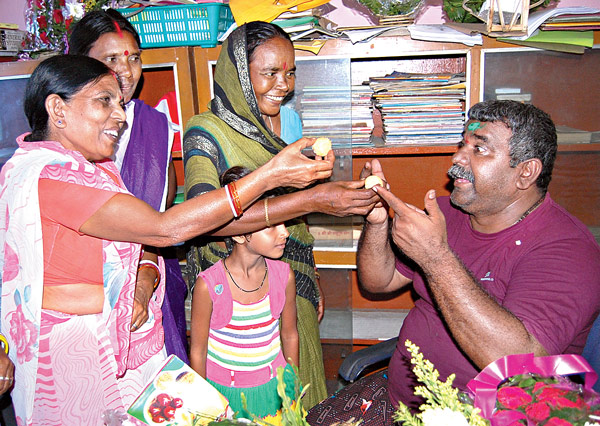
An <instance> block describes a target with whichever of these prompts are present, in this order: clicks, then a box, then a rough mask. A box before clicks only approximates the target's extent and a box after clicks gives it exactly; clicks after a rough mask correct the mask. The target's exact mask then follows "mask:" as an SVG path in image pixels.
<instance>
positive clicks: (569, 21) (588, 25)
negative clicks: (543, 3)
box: [540, 13, 600, 31]
mask: <svg viewBox="0 0 600 426" xmlns="http://www.w3.org/2000/svg"><path fill="white" fill-rule="evenodd" d="M540 29H542V30H544V31H548V30H551V31H556V30H575V31H587V30H598V29H600V13H587V14H565V15H559V16H554V17H552V18H550V19H548V20H546V21H545V22H544V23H543V24H542V25H541V26H540Z"/></svg>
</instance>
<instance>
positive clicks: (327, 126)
mask: <svg viewBox="0 0 600 426" xmlns="http://www.w3.org/2000/svg"><path fill="white" fill-rule="evenodd" d="M350 111H351V93H350V90H349V89H348V87H347V86H304V88H303V89H302V92H301V95H300V116H301V117H302V135H303V136H307V137H311V138H317V137H320V136H326V137H328V138H329V139H331V145H332V147H333V148H349V147H350V146H351V142H352V130H351V123H352V121H351V112H350Z"/></svg>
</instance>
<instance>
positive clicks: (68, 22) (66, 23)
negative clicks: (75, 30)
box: [65, 16, 73, 31]
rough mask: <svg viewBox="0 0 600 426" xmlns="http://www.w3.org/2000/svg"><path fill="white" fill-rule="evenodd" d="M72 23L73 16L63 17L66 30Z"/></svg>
mask: <svg viewBox="0 0 600 426" xmlns="http://www.w3.org/2000/svg"><path fill="white" fill-rule="evenodd" d="M72 23H73V17H72V16H71V17H69V18H67V19H65V28H66V29H67V31H69V28H70V27H71V24H72Z"/></svg>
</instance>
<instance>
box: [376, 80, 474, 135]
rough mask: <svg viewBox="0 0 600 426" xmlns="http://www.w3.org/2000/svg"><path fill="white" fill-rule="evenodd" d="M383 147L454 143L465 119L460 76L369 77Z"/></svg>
mask: <svg viewBox="0 0 600 426" xmlns="http://www.w3.org/2000/svg"><path fill="white" fill-rule="evenodd" d="M369 87H370V88H371V90H372V91H373V102H374V107H375V108H377V109H378V110H379V111H380V113H381V120H382V125H383V132H384V139H385V145H386V146H387V145H396V144H403V145H404V144H419V145H428V144H455V143H458V142H460V140H461V134H462V131H463V125H464V118H465V117H464V116H465V97H466V95H465V93H466V83H465V75H464V73H458V74H451V73H436V74H411V73H403V72H393V73H391V74H389V75H386V76H384V77H371V78H369Z"/></svg>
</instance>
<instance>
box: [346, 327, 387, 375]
mask: <svg viewBox="0 0 600 426" xmlns="http://www.w3.org/2000/svg"><path fill="white" fill-rule="evenodd" d="M396 343H398V338H397V337H394V338H392V339H388V340H384V341H383V342H380V343H377V344H375V345H373V346H369V347H368V348H364V349H360V350H358V351H356V352H353V353H351V354H350V355H348V356H347V357H346V359H345V360H344V361H343V362H342V365H340V368H339V370H338V373H339V375H340V376H342V378H343V379H344V380H346V381H348V382H353V381H355V380H356V379H357V378H358V377H359V376H360V373H362V372H363V370H364V369H365V368H367V367H369V366H370V365H373V364H376V363H378V362H380V361H383V360H386V359H389V358H391V356H392V354H393V353H394V351H395V350H396Z"/></svg>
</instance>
